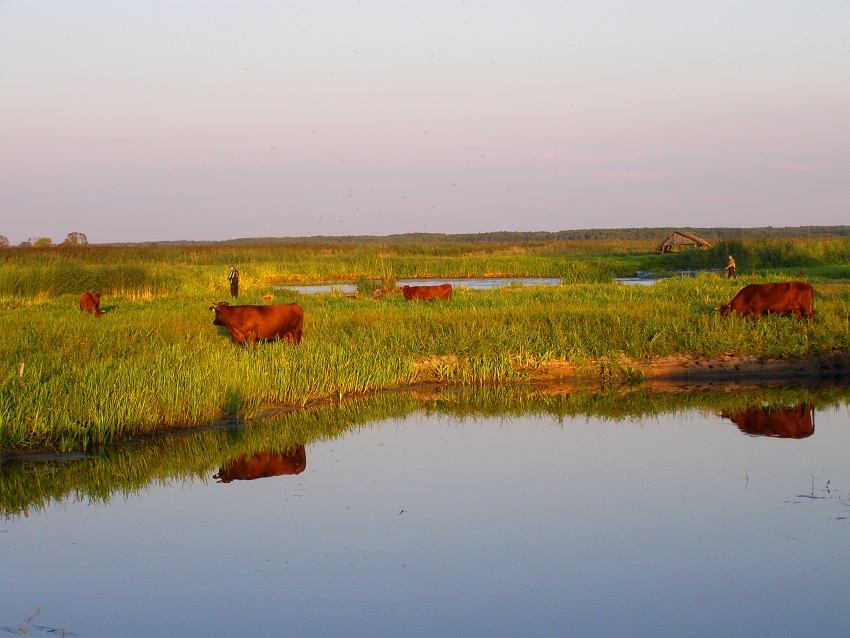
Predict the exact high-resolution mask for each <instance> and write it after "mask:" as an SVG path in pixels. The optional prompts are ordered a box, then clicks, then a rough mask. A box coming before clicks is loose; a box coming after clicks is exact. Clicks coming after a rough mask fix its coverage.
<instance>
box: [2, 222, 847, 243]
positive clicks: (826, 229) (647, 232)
mask: <svg viewBox="0 0 850 638" xmlns="http://www.w3.org/2000/svg"><path fill="white" fill-rule="evenodd" d="M677 230H678V231H685V232H688V233H692V234H694V235H697V236H699V237H702V238H703V239H706V240H708V241H723V240H734V239H762V238H764V239H792V238H800V237H850V226H779V227H774V226H761V227H755V228H693V227H688V226H678V227H672V226H670V227H649V226H647V227H642V228H589V229H581V230H559V231H556V232H550V231H527V232H521V231H494V232H487V233H457V234H448V233H399V234H394V235H339V236H334V235H310V236H307V237H245V238H235V239H224V240H190V239H187V240H167V241H153V242H120V243H114V242H109V243H104V244H90V243H89V242H88V238H87V237H86V236H85V235H84V234H83V233H76V232H75V233H70V234H69V235H68V237H67V238H66V240H65V241H64V242H63V243H62V244H60V245H59V246H57V247H60V248H61V247H62V246H68V245H71V246H86V245H89V246H93V245H101V246H133V247H146V246H149V247H153V246H157V247H163V248H168V247H179V246H275V245H287V244H288V245H293V244H295V245H298V244H306V245H309V244H363V243H373V244H377V243H381V244H414V243H416V244H428V243H476V242H481V243H499V242H506V243H508V242H541V241H627V240H644V241H662V240H663V239H665V238H666V237H667V236H668V235H669V234H670V233H672V232H673V231H677ZM3 240H5V242H4V241H3ZM32 245H38V244H33V243H32V240H30V242H24V243H23V244H22V247H26V246H32ZM48 245H52V244H47V243H46V242H45V243H44V244H43V245H42V247H45V246H48ZM0 248H10V246H9V243H8V239H6V238H5V237H3V236H1V235H0Z"/></svg>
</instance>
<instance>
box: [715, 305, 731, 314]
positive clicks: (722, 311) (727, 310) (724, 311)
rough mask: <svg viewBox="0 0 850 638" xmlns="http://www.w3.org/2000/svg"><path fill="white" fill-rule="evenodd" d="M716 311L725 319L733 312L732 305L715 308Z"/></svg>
mask: <svg viewBox="0 0 850 638" xmlns="http://www.w3.org/2000/svg"><path fill="white" fill-rule="evenodd" d="M715 310H717V311H718V312H719V313H720V316H721V317H725V316H726V315H728V314H729V313H730V312H732V304H730V303H727V304H726V305H723V306H717V308H715Z"/></svg>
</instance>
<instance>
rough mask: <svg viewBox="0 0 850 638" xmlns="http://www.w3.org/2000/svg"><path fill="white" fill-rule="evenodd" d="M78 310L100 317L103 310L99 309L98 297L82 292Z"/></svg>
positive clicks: (97, 295)
mask: <svg viewBox="0 0 850 638" xmlns="http://www.w3.org/2000/svg"><path fill="white" fill-rule="evenodd" d="M80 310H82V311H83V312H90V313H92V314H93V315H94V316H95V317H100V316H101V315H102V314H103V310H101V309H100V295H99V294H97V293H96V292H91V291H89V292H84V293H83V295H82V296H81V297H80Z"/></svg>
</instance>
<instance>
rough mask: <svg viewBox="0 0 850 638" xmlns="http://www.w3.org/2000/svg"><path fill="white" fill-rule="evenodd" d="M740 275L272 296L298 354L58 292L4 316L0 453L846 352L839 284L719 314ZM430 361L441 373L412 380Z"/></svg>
mask: <svg viewBox="0 0 850 638" xmlns="http://www.w3.org/2000/svg"><path fill="white" fill-rule="evenodd" d="M751 280H752V281H762V280H763V279H761V278H756V279H751V278H747V277H742V278H740V279H739V280H737V281H727V280H723V279H720V278H718V277H712V276H699V277H695V278H677V279H671V280H669V281H664V282H660V283H658V284H656V285H654V286H651V287H645V286H623V285H619V284H572V285H560V286H541V287H529V288H525V287H510V288H505V289H496V290H488V291H471V290H467V289H463V288H459V289H457V290H456V292H455V294H454V296H453V298H452V300H451V301H450V302H444V303H439V302H435V303H412V302H406V301H404V299H403V297H402V296H401V295H398V294H395V295H390V296H389V297H388V298H387V299H386V300H373V299H370V298H367V299H350V298H347V297H345V296H342V295H338V294H329V295H315V296H308V295H298V294H297V293H293V294H292V295H290V296H289V297H287V298H285V299H279V301H292V300H297V301H299V303H301V305H302V306H303V307H304V310H305V326H304V337H303V340H302V343H301V345H299V346H291V345H289V344H286V343H261V344H257V345H256V346H249V347H239V346H237V345H235V344H234V343H233V342H232V340H231V339H230V338H229V336H228V335H227V333H226V331H225V330H224V329H223V328H218V327H215V326H213V325H212V313H211V312H209V310H208V303H209V302H208V301H205V300H204V299H203V298H201V297H200V296H197V295H196V296H195V297H193V298H184V299H175V298H173V297H155V298H152V299H138V298H120V297H119V298H106V299H105V300H104V304H103V305H104V306H105V307H107V308H108V311H107V313H106V314H105V315H104V316H103V317H101V318H94V317H93V316H91V315H88V314H82V313H80V311H79V310H78V309H77V307H76V298H75V297H72V296H63V297H56V298H52V299H49V300H45V301H43V302H40V303H32V304H29V305H22V306H20V307H18V308H15V309H13V310H10V311H8V312H6V313H4V314H3V315H2V316H0V449H3V450H12V449H15V450H20V449H38V448H57V449H63V450H69V449H88V448H91V447H95V446H98V445H102V444H105V443H108V442H110V441H112V440H114V439H116V438H120V437H124V436H128V435H131V434H139V433H145V432H152V431H154V430H159V429H162V428H176V427H189V426H195V425H199V424H207V423H210V422H212V421H214V420H215V419H218V418H221V417H224V416H227V415H239V416H246V417H250V416H253V415H256V414H257V413H259V411H260V410H261V409H262V407H263V406H265V405H270V404H292V405H307V404H309V403H311V402H313V401H316V400H320V399H325V398H339V397H341V396H345V395H349V394H358V393H364V392H369V391H372V390H375V389H378V388H387V387H389V388H392V387H399V386H404V385H407V384H410V383H414V382H417V381H422V380H428V379H433V378H434V376H433V370H436V375H437V380H439V381H442V382H445V383H452V384H466V385H483V384H487V383H493V382H505V381H519V380H523V379H526V378H529V377H530V376H532V375H533V372H534V369H535V366H537V365H539V364H540V363H541V362H547V361H570V362H574V363H580V364H584V363H588V362H591V361H597V360H603V359H607V360H610V361H616V359H617V358H618V357H619V355H621V354H622V355H625V356H627V357H632V358H637V359H646V358H649V357H653V356H664V355H674V354H680V353H693V354H696V355H699V356H702V357H716V356H718V355H722V354H726V353H733V354H757V355H764V356H771V357H788V356H800V355H803V354H807V353H813V352H823V351H830V350H832V349H834V348H840V349H847V348H848V346H850V343H848V342H850V323H849V322H850V318H848V308H850V301H848V299H850V294H848V286H847V285H844V284H830V285H822V286H819V287H818V298H817V300H816V309H817V311H818V322H817V323H816V324H809V323H806V322H800V321H797V320H796V319H793V318H782V317H764V318H762V319H760V320H759V321H757V322H753V321H750V320H748V319H739V318H737V317H728V318H726V319H722V318H720V317H719V316H718V315H717V313H715V312H714V310H713V309H714V307H715V306H717V305H719V304H720V303H725V302H727V301H728V300H729V299H731V297H732V296H734V294H735V292H737V290H738V289H739V288H740V286H742V285H744V284H745V283H748V282H749V281H751ZM242 301H244V302H257V303H262V300H261V299H256V298H252V297H246V298H244V299H242ZM432 359H433V360H436V361H438V362H439V363H438V364H437V366H436V368H432V372H431V373H429V374H423V371H422V370H423V368H422V362H423V361H426V360H432ZM21 364H23V374H22V375H21V376H18V371H19V369H20V365H21Z"/></svg>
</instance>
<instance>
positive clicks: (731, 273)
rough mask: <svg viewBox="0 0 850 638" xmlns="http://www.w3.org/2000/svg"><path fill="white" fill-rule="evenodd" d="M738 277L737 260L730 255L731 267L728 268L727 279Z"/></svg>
mask: <svg viewBox="0 0 850 638" xmlns="http://www.w3.org/2000/svg"><path fill="white" fill-rule="evenodd" d="M737 275H738V267H737V266H736V265H735V259H734V258H733V257H732V255H729V265H728V266H726V279H734V278H735V277H736V276H737Z"/></svg>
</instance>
